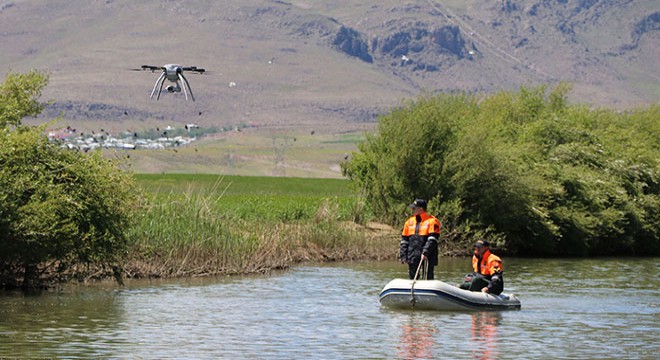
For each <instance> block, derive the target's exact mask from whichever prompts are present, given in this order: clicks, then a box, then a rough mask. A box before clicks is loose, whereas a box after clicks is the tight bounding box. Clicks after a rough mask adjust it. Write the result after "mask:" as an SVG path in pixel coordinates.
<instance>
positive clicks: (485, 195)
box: [342, 84, 660, 255]
mask: <svg viewBox="0 0 660 360" xmlns="http://www.w3.org/2000/svg"><path fill="white" fill-rule="evenodd" d="M568 90H569V86H567V85H565V84H561V85H559V86H557V87H556V88H554V89H552V90H551V91H548V90H547V89H546V88H545V87H538V88H531V89H529V88H522V89H520V91H519V92H517V93H509V92H502V93H498V94H494V95H491V96H487V97H484V98H481V99H477V98H475V97H473V96H468V95H465V94H453V95H447V94H441V95H438V96H435V97H422V98H420V99H418V100H417V101H416V102H410V103H407V104H404V105H403V106H401V107H400V108H397V109H395V110H393V111H392V112H391V113H389V114H387V115H385V116H383V117H381V118H380V119H379V128H378V132H377V133H376V134H374V135H371V136H369V137H368V138H367V140H366V141H365V142H363V143H361V144H359V147H358V149H359V152H358V153H357V154H354V155H353V157H352V160H351V161H348V162H346V163H344V164H343V166H342V170H343V172H344V174H345V175H347V176H348V177H349V178H350V179H351V180H352V181H353V183H354V184H355V186H356V187H357V188H358V189H359V191H360V192H361V193H362V194H364V196H365V201H366V202H367V205H369V206H371V208H373V209H374V211H375V212H376V215H377V216H379V217H381V218H382V219H384V220H385V221H387V222H389V223H391V224H392V225H394V224H397V225H399V224H400V223H401V222H402V221H403V220H404V219H405V217H406V213H405V210H406V209H405V206H406V205H407V204H408V203H410V201H412V199H414V198H416V197H422V198H426V199H432V201H431V202H430V203H429V205H430V208H429V211H430V212H431V213H434V214H436V215H437V216H438V217H439V218H441V219H442V221H443V223H444V232H443V233H444V234H445V236H447V239H448V240H452V241H457V242H461V243H463V242H466V239H467V238H468V237H470V236H485V237H488V238H489V239H490V240H491V241H492V242H493V243H495V244H497V245H498V246H499V247H500V248H503V249H505V250H508V251H510V252H512V253H516V254H523V255H544V254H559V255H590V254H593V255H606V254H610V255H613V254H659V253H660V245H659V244H660V239H659V237H660V221H659V219H658V215H657V214H658V213H660V208H659V207H658V205H659V204H660V185H659V181H660V148H659V147H658V145H657V144H659V143H660V122H659V121H657V119H659V118H660V113H659V112H660V107H658V106H651V107H649V108H648V109H637V110H631V111H629V112H624V113H620V112H615V111H610V110H591V109H588V108H587V107H585V106H581V105H568V104H567V102H566V94H567V92H568ZM436 211H437V213H436Z"/></svg>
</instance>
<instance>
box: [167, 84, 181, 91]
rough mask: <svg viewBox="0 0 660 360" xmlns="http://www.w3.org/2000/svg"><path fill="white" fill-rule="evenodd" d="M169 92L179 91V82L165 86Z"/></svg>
mask: <svg viewBox="0 0 660 360" xmlns="http://www.w3.org/2000/svg"><path fill="white" fill-rule="evenodd" d="M165 89H166V90H167V91H168V92H169V93H175V92H181V87H180V86H179V84H177V85H170V86H168V87H166V88H165Z"/></svg>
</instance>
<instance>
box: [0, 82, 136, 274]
mask: <svg viewBox="0 0 660 360" xmlns="http://www.w3.org/2000/svg"><path fill="white" fill-rule="evenodd" d="M46 80H47V78H46V77H45V76H44V75H42V74H40V73H38V72H31V73H30V74H28V75H16V74H10V75H9V76H8V78H7V80H6V82H5V84H4V85H2V87H1V92H0V121H2V122H1V123H0V125H2V126H0V266H1V267H2V268H1V269H0V270H1V271H7V272H12V273H14V275H18V274H17V273H16V272H17V271H20V269H23V270H24V271H25V281H24V286H26V285H25V284H27V283H28V282H33V281H35V280H36V279H34V277H38V276H39V274H38V273H36V271H46V270H49V269H48V267H50V266H53V265H56V266H57V270H62V269H65V268H66V267H67V266H69V265H71V264H73V263H107V262H114V261H115V260H116V259H117V258H118V257H119V256H121V255H123V254H124V251H125V250H126V248H127V245H128V239H127V238H126V237H125V231H126V228H127V227H128V225H129V219H130V218H131V213H132V211H133V210H134V209H133V205H132V204H133V203H134V200H135V199H134V197H135V195H134V191H133V190H134V184H133V183H132V178H131V177H130V176H129V175H127V174H125V173H123V172H121V171H120V170H119V168H118V167H117V166H116V165H117V164H115V163H114V162H113V161H109V160H106V159H104V158H103V157H102V155H101V153H100V152H94V153H92V154H90V155H86V154H82V153H80V152H77V151H70V150H66V149H63V148H60V147H59V146H57V145H56V144H53V143H51V142H49V141H48V139H47V137H46V136H45V134H44V133H45V126H46V125H43V126H39V127H26V126H23V125H21V118H22V117H23V116H26V115H36V114H38V113H39V111H40V110H41V105H40V104H39V103H38V102H37V99H36V97H37V96H38V95H39V94H40V92H41V89H42V88H43V86H45V84H46ZM50 270H52V269H50ZM27 286H29V285H27Z"/></svg>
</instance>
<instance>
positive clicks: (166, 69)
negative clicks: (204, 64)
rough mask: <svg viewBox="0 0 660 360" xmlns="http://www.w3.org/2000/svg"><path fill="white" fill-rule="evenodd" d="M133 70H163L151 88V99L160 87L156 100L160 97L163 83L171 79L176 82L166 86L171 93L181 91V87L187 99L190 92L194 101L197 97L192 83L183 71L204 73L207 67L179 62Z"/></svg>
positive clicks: (144, 66)
mask: <svg viewBox="0 0 660 360" xmlns="http://www.w3.org/2000/svg"><path fill="white" fill-rule="evenodd" d="M133 70H138V71H139V70H151V72H154V71H157V70H162V71H163V72H162V73H161V74H160V76H159V77H158V79H157V80H156V84H155V85H154V88H153V90H151V95H150V96H149V98H150V99H153V98H154V94H156V89H157V88H158V95H157V96H156V101H158V99H160V93H161V91H162V90H163V84H164V83H165V80H169V81H170V82H172V83H174V84H173V85H168V86H167V87H166V88H165V89H166V90H167V91H168V92H170V93H174V92H181V88H183V94H184V95H185V96H186V100H188V93H190V98H191V99H192V101H195V97H194V96H193V93H192V89H191V88H190V84H189V83H188V79H186V77H185V76H183V72H184V71H189V72H192V73H195V74H203V73H204V72H206V70H205V69H202V68H198V67H197V66H181V65H177V64H167V65H164V66H154V65H142V66H141V67H140V69H133ZM159 84H160V85H159ZM182 85H183V86H182Z"/></svg>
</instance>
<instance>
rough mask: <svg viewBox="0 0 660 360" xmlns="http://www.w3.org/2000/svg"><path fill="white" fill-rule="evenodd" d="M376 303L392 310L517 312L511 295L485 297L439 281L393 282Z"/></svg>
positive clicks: (404, 280) (384, 289) (515, 300)
mask: <svg viewBox="0 0 660 360" xmlns="http://www.w3.org/2000/svg"><path fill="white" fill-rule="evenodd" d="M380 303H381V304H382V305H383V306H386V307H389V308H396V309H419V310H447V311H452V310H453V311H455V310H459V311H462V310H518V309H520V300H519V299H518V298H517V297H516V296H515V295H513V294H505V293H502V294H500V295H493V294H486V293H482V292H477V291H469V290H463V289H460V288H459V287H457V286H454V285H449V284H447V283H444V282H442V281H439V280H417V281H415V282H413V281H412V280H408V279H394V280H392V281H390V282H389V283H387V285H385V287H384V288H383V290H382V291H381V292H380Z"/></svg>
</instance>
